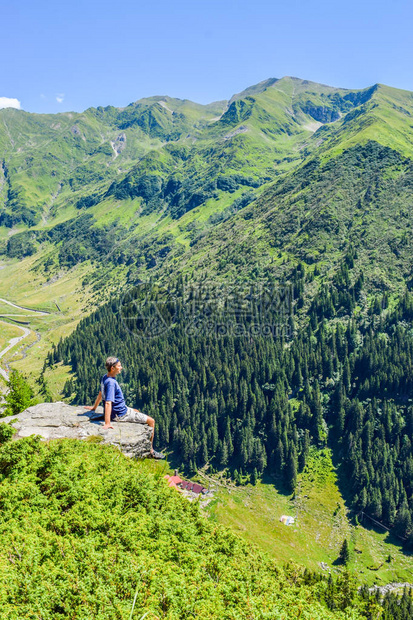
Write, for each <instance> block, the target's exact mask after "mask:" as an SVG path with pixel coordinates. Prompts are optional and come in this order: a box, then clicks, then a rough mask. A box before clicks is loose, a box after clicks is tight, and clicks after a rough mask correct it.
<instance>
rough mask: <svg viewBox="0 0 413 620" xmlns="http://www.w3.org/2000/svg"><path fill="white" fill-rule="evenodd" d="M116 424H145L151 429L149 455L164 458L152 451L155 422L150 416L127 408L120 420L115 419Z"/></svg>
mask: <svg viewBox="0 0 413 620" xmlns="http://www.w3.org/2000/svg"><path fill="white" fill-rule="evenodd" d="M117 421H118V422H135V423H137V424H147V425H148V426H150V427H151V429H152V435H151V454H152V456H153V457H154V458H157V459H158V458H165V457H164V455H163V454H161V453H160V452H155V450H154V449H153V438H154V435H155V420H154V419H153V418H151V417H150V416H148V415H146V414H145V413H142V411H138V409H132V408H131V407H128V410H127V412H126V413H125V415H124V416H122V417H121V418H117Z"/></svg>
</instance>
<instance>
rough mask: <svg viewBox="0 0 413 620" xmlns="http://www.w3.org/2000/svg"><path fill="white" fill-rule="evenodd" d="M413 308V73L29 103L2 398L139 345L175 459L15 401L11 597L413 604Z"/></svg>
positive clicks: (19, 116)
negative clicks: (55, 108)
mask: <svg viewBox="0 0 413 620" xmlns="http://www.w3.org/2000/svg"><path fill="white" fill-rule="evenodd" d="M412 325H413V93H412V92H409V91H404V90H398V89H395V88H391V87H388V86H385V85H382V84H375V85H374V86H369V87H367V88H365V89H362V90H349V89H341V88H333V87H329V86H326V85H322V84H318V83H314V82H309V81H307V80H302V79H298V78H294V77H284V78H281V79H275V78H271V79H268V80H265V81H264V82H260V83H259V84H256V85H254V86H251V87H249V88H246V89H245V90H244V91H242V92H241V93H238V94H236V95H234V96H233V97H232V98H231V99H230V100H229V101H217V102H213V103H210V104H208V105H200V104H197V103H194V102H192V101H189V100H181V99H175V98H171V97H168V96H154V97H149V98H145V99H140V100H139V101H136V102H135V103H131V104H130V105H128V106H126V107H124V108H116V107H112V106H108V107H97V108H89V109H87V110H86V111H85V112H83V113H75V112H65V113H61V114H53V115H52V114H48V115H46V114H32V113H29V112H25V111H22V110H16V109H11V108H6V109H1V110H0V349H1V351H0V364H1V369H2V375H1V376H0V381H2V383H1V385H0V387H1V390H2V392H3V397H4V399H3V400H4V403H3V404H0V411H1V409H3V413H2V414H1V415H3V416H5V415H10V414H16V416H17V417H18V414H19V413H20V412H21V411H23V409H26V408H27V407H28V406H30V405H32V404H34V403H44V402H57V401H64V402H65V403H69V404H76V405H77V406H81V405H93V403H94V401H95V398H96V395H97V394H98V392H99V385H100V380H101V377H102V375H103V374H104V362H105V359H106V358H107V357H108V356H112V355H114V356H116V357H117V358H119V360H121V361H122V365H123V371H122V375H121V376H120V377H119V382H120V385H121V387H122V390H123V393H124V395H125V398H126V401H127V402H128V404H129V405H130V406H131V407H135V408H137V409H139V410H142V411H143V412H145V413H146V414H147V415H148V416H151V417H153V418H154V419H155V421H156V426H155V444H156V445H157V446H159V447H160V448H162V449H164V450H165V452H166V454H167V463H166V464H165V463H163V464H161V463H155V462H154V461H150V460H148V461H139V462H136V461H135V460H133V459H130V458H128V457H126V456H124V455H122V454H121V453H120V451H119V450H117V449H116V448H113V447H110V446H106V445H103V444H102V445H101V442H100V441H99V438H97V439H96V441H95V440H93V438H92V440H87V441H83V442H80V441H78V440H74V439H73V440H54V441H50V442H40V439H39V437H26V438H23V439H19V440H18V441H13V433H14V429H13V428H12V427H11V426H10V424H4V423H3V424H1V425H0V523H1V528H0V531H1V534H0V537H1V542H2V544H1V548H0V566H1V567H2V571H1V573H2V574H1V576H0V602H1V605H0V618H8V619H9V620H20V619H21V618H30V619H33V620H34V619H38V618H41V619H42V620H49V619H50V620H55V619H60V618H61V619H64V618H70V619H76V620H86V619H89V618H90V619H92V618H93V619H101V620H111V619H115V618H116V619H119V620H126V619H127V618H129V619H131V618H136V619H137V618H142V619H143V618H144V617H148V618H168V619H170V620H172V619H178V618H182V619H183V618H185V619H187V618H190V617H196V618H200V619H213V618H217V619H218V618H219V619H226V618H227V619H234V620H235V619H241V618H242V619H254V620H258V619H260V620H261V619H262V620H264V619H268V620H270V619H274V620H275V619H276V618H277V619H278V618H280V619H281V618H284V619H286V620H287V619H289V618H307V619H308V620H309V619H310V618H311V619H314V620H316V619H320V620H321V619H322V620H324V619H327V618H343V619H344V618H348V619H350V618H351V619H354V620H356V619H358V618H360V619H366V620H375V619H378V618H380V619H381V620H393V619H395V620H408V619H410V618H412V617H413V599H412V588H413V561H412V554H413V444H412V442H413V327H412ZM9 345H10V346H9ZM28 434H30V433H28ZM114 463H115V464H114ZM113 468H115V470H116V476H111V475H109V476H108V475H107V473H108V472H110V471H111V469H113ZM175 468H176V469H178V470H179V472H180V473H181V475H182V476H185V477H186V478H188V479H189V478H191V479H192V480H195V481H198V482H200V483H202V484H204V485H205V486H206V487H208V488H209V487H211V486H212V487H213V488H214V489H215V493H214V496H213V499H212V501H210V502H209V503H208V502H206V503H205V505H203V504H202V498H201V499H200V500H194V501H192V502H191V503H190V502H188V500H187V498H185V497H181V494H178V493H177V492H176V490H175V489H169V488H168V486H167V484H166V482H165V479H164V477H165V475H167V474H169V473H171V472H172V471H173V469H175ZM192 499H193V498H192ZM282 515H284V516H288V515H291V516H292V517H294V519H295V523H294V519H293V525H292V526H290V527H288V526H286V525H284V523H281V522H280V517H282ZM120 521H122V522H123V524H122V529H121V530H120V529H119V523H120ZM389 584H390V585H389ZM386 587H387V589H386ZM381 588H384V589H381Z"/></svg>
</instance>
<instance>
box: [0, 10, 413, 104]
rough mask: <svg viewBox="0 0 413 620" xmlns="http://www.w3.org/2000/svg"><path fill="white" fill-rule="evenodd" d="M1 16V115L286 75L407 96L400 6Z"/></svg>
mask: <svg viewBox="0 0 413 620" xmlns="http://www.w3.org/2000/svg"><path fill="white" fill-rule="evenodd" d="M0 16H1V17H0V19H1V24H0V32H1V35H0V49H1V59H2V60H1V74H0V76H1V77H0V107H1V105H2V102H3V105H5V103H4V102H6V103H7V101H8V99H9V98H15V99H16V100H17V101H18V102H20V105H21V107H22V108H23V109H25V110H28V111H31V112H59V111H67V110H75V111H82V110H84V109H86V108H87V107H89V106H98V105H109V104H111V105H115V106H125V105H127V104H128V103H131V102H132V101H136V100H137V99H139V98H141V97H145V96H150V95H156V94H158V95H170V96H173V97H179V98H187V99H192V100H193V101H197V102H199V103H208V102H211V101H216V100H220V99H229V98H230V97H231V95H232V94H233V93H235V92H239V91H240V90H243V89H244V88H246V87H247V86H250V85H252V84H255V83H257V82H260V81H261V80H264V79H266V78H269V77H277V78H280V77H283V76H284V75H292V76H295V77H301V78H304V79H308V80H313V81H316V82H322V83H324V84H329V85H331V86H342V87H347V88H364V87H367V86H369V85H371V84H374V83H376V82H381V83H384V84H388V85H390V86H395V87H398V88H404V89H407V90H412V91H413V72H412V69H411V62H412V58H413V43H412V42H413V37H412V34H411V24H412V21H413V5H412V3H411V2H407V1H403V2H401V1H399V0H395V1H393V3H392V4H388V3H386V4H385V2H384V1H383V0H377V1H376V2H373V1H366V0H361V1H359V2H356V1H354V0H348V1H347V2H340V3H338V2H334V0H329V1H328V2H327V1H325V0H322V1H320V2H314V1H313V0H310V1H309V2H307V3H306V2H304V0H303V1H301V2H297V1H296V0H291V1H288V2H287V1H285V0H284V1H282V2H280V1H277V0H274V1H272V2H269V1H268V0H255V2H254V4H253V3H252V0H250V1H249V2H247V1H245V0H238V2H235V1H227V0H209V1H208V2H204V1H203V0H198V1H196V0H191V1H189V0H174V1H172V0H168V1H166V0H157V1H156V2H147V1H146V0H145V1H142V0H118V1H117V2H116V1H115V0H111V1H110V2H109V1H108V0H99V1H95V0H83V2H82V1H79V0H72V1H71V2H67V1H66V0H59V1H58V2H52V1H51V0H49V1H47V2H46V1H45V0H36V1H33V0H20V1H19V2H12V0H7V1H5V0H0ZM4 98H7V99H4ZM14 105H15V106H17V105H19V104H18V103H16V102H15V103H14Z"/></svg>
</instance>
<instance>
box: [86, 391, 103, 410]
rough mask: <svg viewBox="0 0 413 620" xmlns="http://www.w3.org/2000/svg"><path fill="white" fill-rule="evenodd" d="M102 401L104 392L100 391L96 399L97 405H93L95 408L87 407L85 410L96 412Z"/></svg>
mask: <svg viewBox="0 0 413 620" xmlns="http://www.w3.org/2000/svg"><path fill="white" fill-rule="evenodd" d="M101 400H102V392H101V391H100V390H99V394H98V395H97V397H96V400H95V404H94V405H93V407H85V409H89V411H96V407H97V406H98V405H99V403H100V401H101Z"/></svg>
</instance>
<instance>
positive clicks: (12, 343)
mask: <svg viewBox="0 0 413 620" xmlns="http://www.w3.org/2000/svg"><path fill="white" fill-rule="evenodd" d="M0 302H2V303H4V304H7V305H8V306H12V307H13V308H17V309H18V310H26V312H29V314H23V315H22V314H1V315H0V317H1V318H2V319H5V318H7V317H10V318H11V317H15V318H21V317H30V316H33V314H37V315H40V316H46V315H48V314H50V312H46V311H43V310H33V309H32V308H26V307H24V306H18V305H17V304H15V303H13V302H12V301H8V300H7V299H3V298H1V297H0ZM10 324H11V325H13V326H14V327H17V329H21V330H22V332H23V334H22V335H21V336H16V337H14V338H10V340H9V344H8V345H7V347H5V348H4V349H3V350H2V351H0V359H1V358H2V357H4V356H5V355H6V353H8V351H10V349H12V348H13V347H15V346H16V345H17V344H19V342H20V341H21V340H23V339H24V338H27V336H29V335H30V333H31V331H32V330H31V329H29V328H28V327H22V326H21V325H17V324H16V323H14V322H13V323H10ZM36 333H37V336H38V340H39V336H40V335H39V333H38V332H36ZM0 375H2V377H4V379H5V380H6V381H8V380H9V373H8V372H7V371H6V370H4V369H3V368H0Z"/></svg>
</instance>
